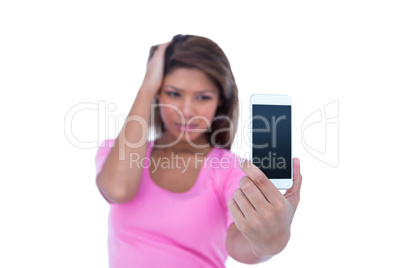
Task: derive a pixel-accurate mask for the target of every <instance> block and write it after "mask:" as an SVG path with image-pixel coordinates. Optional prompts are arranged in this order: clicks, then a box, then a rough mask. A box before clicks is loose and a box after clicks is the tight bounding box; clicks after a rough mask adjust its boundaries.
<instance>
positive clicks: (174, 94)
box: [166, 91, 180, 97]
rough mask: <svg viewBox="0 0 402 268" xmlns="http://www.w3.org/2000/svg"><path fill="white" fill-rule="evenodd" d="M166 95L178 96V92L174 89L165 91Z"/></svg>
mask: <svg viewBox="0 0 402 268" xmlns="http://www.w3.org/2000/svg"><path fill="white" fill-rule="evenodd" d="M166 95H168V96H170V97H179V96H180V94H179V93H177V92H174V91H166Z"/></svg>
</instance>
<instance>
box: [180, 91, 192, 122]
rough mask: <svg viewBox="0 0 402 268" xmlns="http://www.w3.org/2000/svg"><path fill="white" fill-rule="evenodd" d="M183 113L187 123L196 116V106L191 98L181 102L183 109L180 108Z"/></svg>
mask: <svg viewBox="0 0 402 268" xmlns="http://www.w3.org/2000/svg"><path fill="white" fill-rule="evenodd" d="M180 110H181V112H182V113H183V116H184V119H185V120H186V122H187V121H188V120H189V119H190V118H191V117H193V116H194V115H195V112H194V110H195V105H194V103H193V101H192V99H191V98H189V97H186V98H183V101H182V102H181V107H180Z"/></svg>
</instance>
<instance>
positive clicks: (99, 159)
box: [95, 139, 115, 205]
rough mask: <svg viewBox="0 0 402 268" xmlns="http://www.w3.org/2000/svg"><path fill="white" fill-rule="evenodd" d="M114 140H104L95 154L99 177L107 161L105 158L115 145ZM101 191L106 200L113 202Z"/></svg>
mask: <svg viewBox="0 0 402 268" xmlns="http://www.w3.org/2000/svg"><path fill="white" fill-rule="evenodd" d="M114 141H115V140H113V139H110V140H104V141H103V142H102V143H101V145H100V146H99V147H98V151H97V152H96V156H95V167H96V177H98V175H99V173H100V172H101V170H102V167H103V164H104V163H105V160H106V158H107V156H108V154H109V152H110V150H111V149H112V148H113V146H114ZM99 192H100V193H101V194H102V196H103V198H105V200H106V201H107V202H108V203H109V204H111V205H112V204H113V203H112V202H110V200H109V199H107V198H106V196H105V195H104V194H103V193H102V191H100V189H99Z"/></svg>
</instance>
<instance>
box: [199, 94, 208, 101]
mask: <svg viewBox="0 0 402 268" xmlns="http://www.w3.org/2000/svg"><path fill="white" fill-rule="evenodd" d="M210 99H211V97H210V96H207V95H200V96H197V100H204V101H206V100H210Z"/></svg>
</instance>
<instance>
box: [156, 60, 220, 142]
mask: <svg viewBox="0 0 402 268" xmlns="http://www.w3.org/2000/svg"><path fill="white" fill-rule="evenodd" d="M218 103H219V89H218V88H217V86H216V85H215V84H214V83H213V82H212V81H211V79H210V78H209V77H208V76H207V75H206V74H205V73H204V72H202V71H199V70H197V69H187V68H178V69H176V70H174V71H173V72H172V73H170V74H168V75H166V76H165V78H164V80H163V83H162V88H161V91H160V94H159V104H160V105H161V107H160V112H161V117H162V121H163V123H164V124H165V127H166V131H168V132H169V134H170V135H171V136H172V138H174V139H175V140H177V141H179V140H181V141H191V142H193V141H195V140H200V139H201V140H202V139H203V138H205V132H206V131H207V130H208V128H209V126H210V124H211V123H212V120H213V118H214V115H215V111H216V109H217V107H218ZM204 142H205V140H204Z"/></svg>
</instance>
